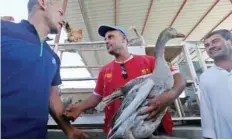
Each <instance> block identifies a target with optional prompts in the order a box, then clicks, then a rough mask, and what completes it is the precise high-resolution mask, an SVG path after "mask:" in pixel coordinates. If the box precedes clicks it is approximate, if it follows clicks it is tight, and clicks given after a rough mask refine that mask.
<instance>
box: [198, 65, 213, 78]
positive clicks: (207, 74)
mask: <svg viewBox="0 0 232 140" xmlns="http://www.w3.org/2000/svg"><path fill="white" fill-rule="evenodd" d="M214 75H215V67H214V66H212V67H211V68H208V69H207V70H205V71H204V72H203V73H202V74H201V75H200V80H201V81H204V80H208V79H210V78H212V77H213V76H214Z"/></svg>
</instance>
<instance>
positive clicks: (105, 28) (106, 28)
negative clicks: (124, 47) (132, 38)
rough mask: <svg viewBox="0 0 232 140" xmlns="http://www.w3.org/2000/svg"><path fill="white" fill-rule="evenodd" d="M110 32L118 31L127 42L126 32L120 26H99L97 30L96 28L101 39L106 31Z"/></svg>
mask: <svg viewBox="0 0 232 140" xmlns="http://www.w3.org/2000/svg"><path fill="white" fill-rule="evenodd" d="M112 30H118V31H120V32H121V33H122V34H123V35H124V36H125V37H126V39H127V40H128V38H127V32H126V31H125V30H124V29H123V28H122V27H120V26H109V25H101V26H100V27H99V28H98V34H99V35H100V36H102V37H105V35H106V33H107V32H108V31H112Z"/></svg>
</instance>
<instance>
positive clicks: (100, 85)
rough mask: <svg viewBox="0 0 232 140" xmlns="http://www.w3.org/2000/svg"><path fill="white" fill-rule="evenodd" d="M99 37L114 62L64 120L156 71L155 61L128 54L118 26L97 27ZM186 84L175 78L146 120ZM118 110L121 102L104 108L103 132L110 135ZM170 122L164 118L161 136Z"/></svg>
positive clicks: (153, 102) (151, 106) (152, 102)
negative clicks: (140, 77) (86, 97)
mask: <svg viewBox="0 0 232 140" xmlns="http://www.w3.org/2000/svg"><path fill="white" fill-rule="evenodd" d="M98 33H99V34H100V35H101V36H102V37H104V38H105V42H106V47H107V50H108V53H109V54H111V55H113V56H114V57H115V59H114V60H113V61H111V62H110V63H108V64H106V65H105V66H103V68H102V69H101V70H100V72H99V76H98V80H97V85H96V87H95V90H94V92H93V94H92V95H90V96H89V97H88V99H87V100H86V101H84V102H82V103H80V104H72V105H69V107H68V108H67V109H66V112H65V113H64V114H65V115H66V116H67V117H69V118H72V119H76V118H77V117H78V116H79V114H80V113H81V112H82V111H84V110H86V109H89V108H93V107H95V106H97V104H98V103H99V102H101V100H102V98H103V97H106V96H108V95H110V94H112V93H113V91H114V90H116V89H118V88H120V87H122V86H123V85H125V84H126V83H127V82H128V81H130V80H132V79H134V78H136V77H139V76H141V75H145V74H149V73H152V71H153V69H154V67H155V58H154V57H152V56H146V55H133V54H130V53H129V52H128V48H127V43H128V39H127V34H126V32H125V31H124V30H123V29H122V28H121V27H119V26H105V25H103V26H100V28H99V30H98ZM184 87H185V81H184V78H183V76H182V75H180V74H179V73H176V74H174V87H173V89H172V90H170V91H168V92H164V93H163V94H161V95H160V96H157V97H154V98H152V99H151V100H150V102H149V106H148V107H147V108H146V109H145V110H144V112H143V114H145V113H150V115H149V119H153V120H155V115H156V114H157V113H158V112H159V111H161V110H163V109H164V108H165V107H167V106H168V105H169V104H171V103H172V102H173V101H174V100H175V99H176V98H177V97H178V96H179V95H180V93H181V92H182V91H183V89H184ZM119 106H120V100H119V99H118V100H116V101H114V102H112V103H111V104H109V105H108V106H107V107H106V108H105V110H104V111H105V127H104V131H105V132H106V133H108V132H109V129H110V128H111V122H112V119H113V116H114V114H115V113H116V112H117V110H118V108H119ZM172 127H173V124H172V120H171V116H170V114H169V113H168V112H166V114H165V116H164V117H163V120H162V123H161V125H160V127H159V129H160V130H163V132H164V133H166V134H170V133H171V132H172Z"/></svg>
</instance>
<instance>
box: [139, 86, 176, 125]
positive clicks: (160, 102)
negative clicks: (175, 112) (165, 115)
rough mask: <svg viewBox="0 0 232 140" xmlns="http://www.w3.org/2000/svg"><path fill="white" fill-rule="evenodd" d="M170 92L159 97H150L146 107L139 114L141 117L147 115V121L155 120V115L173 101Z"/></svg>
mask: <svg viewBox="0 0 232 140" xmlns="http://www.w3.org/2000/svg"><path fill="white" fill-rule="evenodd" d="M174 99H175V98H174V95H173V93H172V90H170V91H166V92H164V93H162V94H161V95H159V96H155V97H152V98H151V99H150V101H149V102H148V107H147V108H145V110H144V111H143V112H142V113H141V115H144V114H147V113H149V114H150V115H149V116H148V118H147V119H151V120H152V121H155V120H156V115H157V114H158V113H160V112H161V111H163V110H164V109H165V108H166V107H167V106H168V105H170V104H171V103H172V102H173V101H174Z"/></svg>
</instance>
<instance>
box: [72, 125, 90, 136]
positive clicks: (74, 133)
mask: <svg viewBox="0 0 232 140" xmlns="http://www.w3.org/2000/svg"><path fill="white" fill-rule="evenodd" d="M68 138H69V139H88V138H89V136H88V135H87V134H86V133H84V132H83V131H82V130H80V129H76V128H74V127H73V129H72V131H70V132H68Z"/></svg>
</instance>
